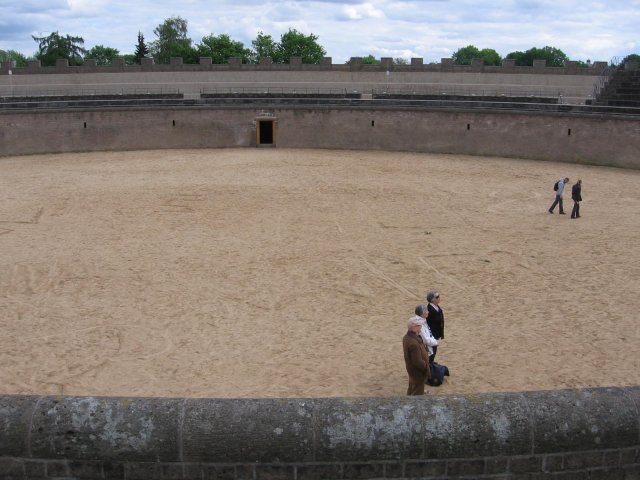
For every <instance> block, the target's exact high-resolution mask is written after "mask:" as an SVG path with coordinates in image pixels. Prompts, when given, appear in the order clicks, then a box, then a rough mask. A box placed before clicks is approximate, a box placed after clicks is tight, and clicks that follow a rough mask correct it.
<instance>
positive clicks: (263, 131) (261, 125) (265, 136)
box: [258, 120, 274, 145]
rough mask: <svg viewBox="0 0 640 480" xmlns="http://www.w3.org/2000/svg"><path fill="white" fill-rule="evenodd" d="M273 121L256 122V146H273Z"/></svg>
mask: <svg viewBox="0 0 640 480" xmlns="http://www.w3.org/2000/svg"><path fill="white" fill-rule="evenodd" d="M273 133H274V132H273V120H260V121H259V122H258V144H260V145H273V143H274V142H273Z"/></svg>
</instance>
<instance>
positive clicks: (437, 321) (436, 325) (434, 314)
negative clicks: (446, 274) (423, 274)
mask: <svg viewBox="0 0 640 480" xmlns="http://www.w3.org/2000/svg"><path fill="white" fill-rule="evenodd" d="M427 302H429V304H428V305H427V310H428V315H427V325H429V330H431V334H432V335H433V338H435V339H436V340H440V339H443V338H444V312H443V311H442V307H441V306H440V294H439V293H438V292H437V291H436V290H430V291H429V292H427ZM436 353H438V347H437V346H434V347H433V355H432V356H431V357H430V358H429V360H430V361H431V362H433V360H434V359H435V358H436Z"/></svg>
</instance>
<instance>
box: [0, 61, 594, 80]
mask: <svg viewBox="0 0 640 480" xmlns="http://www.w3.org/2000/svg"><path fill="white" fill-rule="evenodd" d="M606 67H607V62H594V63H592V64H591V65H590V66H589V67H584V68H580V67H578V66H577V62H574V61H568V62H566V63H565V65H564V66H563V67H547V66H546V61H545V60H535V61H534V65H533V66H531V67H519V66H516V65H515V61H513V60H509V59H506V60H504V61H503V62H502V65H500V66H488V65H484V63H483V62H482V60H480V59H476V60H474V61H473V62H472V63H471V65H454V63H453V60H452V59H450V58H443V59H441V61H440V63H429V64H425V63H424V61H423V59H422V58H412V59H411V61H410V62H409V64H407V65H395V64H394V63H393V59H391V58H382V59H381V60H380V63H379V64H376V65H366V64H363V63H362V59H361V58H360V57H353V58H351V60H350V61H349V63H347V64H334V63H332V59H331V57H325V58H324V59H323V60H322V61H321V62H320V63H318V64H303V63H302V60H301V58H300V57H292V58H291V59H290V61H289V63H287V64H278V63H272V62H271V59H270V58H263V59H261V60H260V62H259V63H257V64H243V63H242V60H241V59H240V58H230V59H229V62H228V63H225V64H214V63H212V61H211V58H209V57H202V58H200V62H199V63H198V64H186V63H184V62H183V59H182V58H181V57H174V58H171V61H170V63H169V64H155V63H154V62H153V59H152V58H143V59H142V64H141V65H126V64H125V63H124V60H123V59H122V58H117V59H116V60H114V62H113V64H112V65H109V66H98V65H97V64H96V61H95V60H91V59H89V60H86V61H85V63H84V65H82V66H78V67H74V66H69V61H68V60H66V59H59V60H58V61H57V62H56V65H55V66H52V67H43V66H41V64H40V61H39V60H33V61H30V62H29V64H28V66H27V67H13V68H12V67H11V62H2V63H1V64H0V75H6V74H8V73H9V71H10V70H11V73H12V74H13V75H29V74H43V73H51V74H65V73H78V74H81V73H122V72H210V71H222V72H224V71H238V70H240V71H247V72H251V71H291V70H294V71H309V72H314V71H323V70H324V71H326V70H332V71H345V72H354V71H355V72H360V71H365V72H387V71H389V72H460V73H465V72H469V73H480V72H488V73H520V74H522V73H535V74H553V75H596V76H597V75H600V74H601V73H602V72H603V71H604V70H605V68H606Z"/></svg>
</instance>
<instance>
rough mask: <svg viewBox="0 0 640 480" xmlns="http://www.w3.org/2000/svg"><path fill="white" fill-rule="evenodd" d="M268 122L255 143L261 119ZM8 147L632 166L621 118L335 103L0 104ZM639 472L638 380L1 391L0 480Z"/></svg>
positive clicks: (638, 131) (634, 157) (635, 161)
mask: <svg viewBox="0 0 640 480" xmlns="http://www.w3.org/2000/svg"><path fill="white" fill-rule="evenodd" d="M263 121H265V122H271V128H272V130H271V135H272V136H271V137H270V138H269V139H268V141H267V142H266V143H265V144H263V143H261V138H260V136H259V131H258V130H259V128H260V124H261V122H263ZM0 140H2V145H3V152H2V154H3V155H22V154H37V153H52V152H79V151H100V150H135V149H168V148H176V149H177V148H180V149H182V148H234V147H276V148H278V147H279V148H330V149H374V150H375V149H379V150H398V151H414V152H428V153H453V154H474V155H490V156H502V157H512V158H528V159H535V160H546V161H559V162H574V163H585V164H593V165H607V166H613V167H623V168H633V169H637V168H640V155H639V153H640V121H639V120H638V119H637V118H628V117H618V116H614V115H611V116H597V117H596V116H593V115H565V114H558V113H554V114H547V113H544V112H512V111H499V112H496V111H471V110H465V109H459V108H458V109H437V108H433V109H413V108H392V107H391V108H382V107H375V108H354V107H338V106H330V105H329V106H326V105H325V106H318V107H308V106H306V107H296V106H289V107H273V106H268V105H266V106H259V105H255V104H253V105H249V106H232V107H228V106H227V107H217V108H187V107H172V108H153V109H151V108H134V107H132V108H114V109H108V108H100V109H94V110H91V109H80V110H73V109H58V110H53V111H37V112H36V111H21V112H4V113H3V114H1V115H0ZM546 477H552V478H621V479H626V478H640V387H638V386H629V387H620V388H618V387H616V388H596V389H591V388H584V389H576V390H558V391H539V392H519V393H492V394H477V395H462V396H442V397H440V396H438V397H430V396H425V397H421V398H407V397H392V398H314V399H255V400H247V399H187V398H110V397H52V396H20V395H5V396H2V397H0V479H31V478H64V479H94V478H99V479H157V478H170V479H222V478H224V479H234V480H235V479H245V478H246V479H295V480H298V479H300V480H301V479H333V478H336V479H337V478H434V479H435V478H487V479H494V478H495V479H502V478H516V479H519V478H522V479H525V478H526V479H530V478H546Z"/></svg>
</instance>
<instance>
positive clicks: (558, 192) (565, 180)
mask: <svg viewBox="0 0 640 480" xmlns="http://www.w3.org/2000/svg"><path fill="white" fill-rule="evenodd" d="M567 183H569V177H564V178H561V179H560V180H558V189H557V190H556V199H555V200H554V201H553V203H552V204H551V206H550V207H549V213H553V209H554V208H556V205H558V207H559V208H558V210H559V212H558V213H559V214H560V215H564V208H562V192H564V186H565V185H566V184H567Z"/></svg>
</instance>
